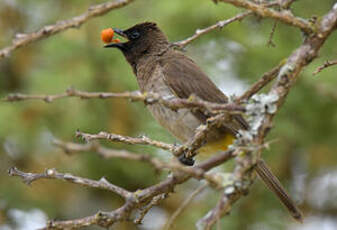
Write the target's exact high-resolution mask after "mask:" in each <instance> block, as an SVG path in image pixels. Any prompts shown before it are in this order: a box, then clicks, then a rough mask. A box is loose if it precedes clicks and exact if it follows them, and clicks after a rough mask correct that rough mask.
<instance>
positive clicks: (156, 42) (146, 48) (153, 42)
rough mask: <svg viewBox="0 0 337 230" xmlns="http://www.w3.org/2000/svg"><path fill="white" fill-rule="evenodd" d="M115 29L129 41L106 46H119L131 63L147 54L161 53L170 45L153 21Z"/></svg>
mask: <svg viewBox="0 0 337 230" xmlns="http://www.w3.org/2000/svg"><path fill="white" fill-rule="evenodd" d="M113 30H114V31H115V33H116V34H118V35H120V36H122V37H124V38H126V39H127V41H126V42H120V43H111V44H107V45H105V46H104V47H106V48H118V49H119V50H121V51H122V52H123V54H124V55H125V57H126V59H127V60H128V61H129V62H130V63H131V62H137V61H138V60H139V58H141V57H143V56H145V55H148V54H156V53H160V52H162V51H163V50H165V49H167V47H168V46H169V42H168V40H167V37H166V36H165V34H164V33H163V32H162V31H161V30H160V29H159V28H158V26H157V24H156V23H153V22H145V23H140V24H137V25H135V26H133V27H131V28H129V29H126V30H121V29H113Z"/></svg>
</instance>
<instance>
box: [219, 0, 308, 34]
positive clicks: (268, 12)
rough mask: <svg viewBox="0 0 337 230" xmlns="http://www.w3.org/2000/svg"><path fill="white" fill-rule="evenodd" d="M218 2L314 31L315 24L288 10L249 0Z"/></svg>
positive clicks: (224, 0) (304, 29) (221, 0)
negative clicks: (278, 9) (276, 8)
mask: <svg viewBox="0 0 337 230" xmlns="http://www.w3.org/2000/svg"><path fill="white" fill-rule="evenodd" d="M216 1H217V2H225V3H229V4H232V5H234V6H236V7H241V8H245V9H247V10H251V11H253V12H254V13H255V14H257V15H259V16H260V17H268V18H274V19H276V20H279V21H281V22H284V23H286V24H288V25H291V26H295V27H298V28H300V29H301V30H303V31H304V32H307V33H312V32H313V31H314V29H313V26H312V25H311V24H310V23H309V22H308V21H307V20H305V19H303V18H299V17H295V16H294V15H292V13H291V12H290V11H288V10H282V11H276V10H273V9H270V8H268V7H266V6H265V5H263V4H256V3H254V2H251V1H247V0H216Z"/></svg>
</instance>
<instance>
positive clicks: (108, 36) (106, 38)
mask: <svg viewBox="0 0 337 230" xmlns="http://www.w3.org/2000/svg"><path fill="white" fill-rule="evenodd" d="M114 33H115V32H114V31H113V29H111V28H108V29H104V30H102V32H101V39H102V41H103V42H104V43H110V42H111V41H112V38H113V36H114Z"/></svg>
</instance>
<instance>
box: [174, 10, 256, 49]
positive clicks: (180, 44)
mask: <svg viewBox="0 0 337 230" xmlns="http://www.w3.org/2000/svg"><path fill="white" fill-rule="evenodd" d="M251 14H252V11H247V12H244V13H241V14H238V15H236V16H234V17H232V18H229V19H226V20H223V21H219V22H217V23H215V24H214V25H211V26H209V27H206V28H204V29H197V30H196V31H195V33H194V34H193V35H192V36H191V37H189V38H186V39H184V40H182V41H179V42H175V43H173V45H174V46H178V47H180V48H183V47H185V46H187V45H188V44H189V43H191V42H193V41H194V40H196V39H197V38H199V37H200V36H202V35H204V34H207V33H209V32H211V31H213V30H215V29H222V28H223V27H224V26H226V25H228V24H231V23H232V22H235V21H240V20H242V19H243V18H245V17H247V16H249V15H251Z"/></svg>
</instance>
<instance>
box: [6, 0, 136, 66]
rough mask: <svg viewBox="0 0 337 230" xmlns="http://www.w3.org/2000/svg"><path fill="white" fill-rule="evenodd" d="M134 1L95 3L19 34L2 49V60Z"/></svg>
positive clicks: (120, 0) (122, 0)
mask: <svg viewBox="0 0 337 230" xmlns="http://www.w3.org/2000/svg"><path fill="white" fill-rule="evenodd" d="M132 1H133V0H115V1H109V2H105V3H101V4H97V5H93V6H91V7H89V9H88V10H87V11H86V12H85V13H83V14H81V15H79V16H76V17H73V18H71V19H68V20H63V21H59V22H56V23H55V24H53V25H47V26H44V27H43V28H41V29H39V30H38V31H36V32H32V33H27V34H17V35H16V38H15V39H13V41H12V45H11V46H8V47H5V48H3V49H1V50H0V60H1V59H2V58H4V57H7V56H9V55H10V53H11V52H12V51H14V50H16V49H18V48H20V47H23V46H26V45H28V44H30V43H33V42H36V41H38V40H41V39H44V38H47V37H49V36H51V35H54V34H57V33H60V32H62V31H64V30H67V29H70V28H78V27H80V26H81V25H82V24H83V23H85V22H86V21H88V20H89V19H91V18H93V17H98V16H101V15H104V14H106V13H108V12H109V11H111V10H113V9H118V8H121V7H123V6H125V5H127V4H129V3H131V2H132Z"/></svg>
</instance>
